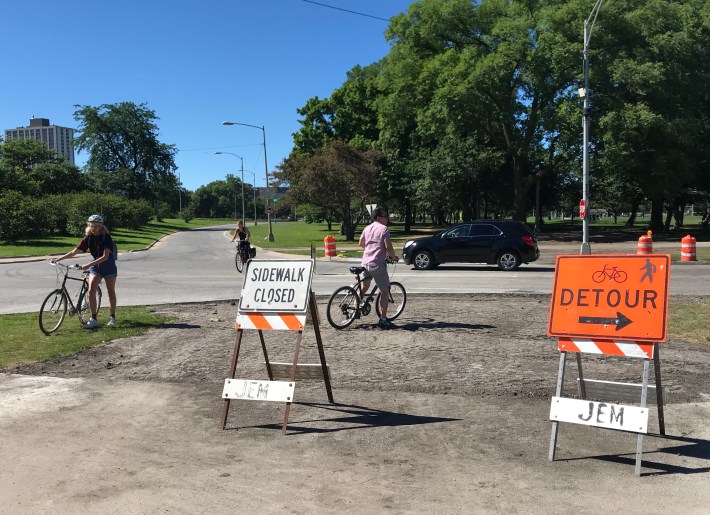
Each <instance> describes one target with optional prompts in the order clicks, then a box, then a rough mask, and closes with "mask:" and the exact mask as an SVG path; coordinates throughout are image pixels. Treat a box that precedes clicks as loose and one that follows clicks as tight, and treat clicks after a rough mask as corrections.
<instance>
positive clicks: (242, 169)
mask: <svg viewBox="0 0 710 515" xmlns="http://www.w3.org/2000/svg"><path fill="white" fill-rule="evenodd" d="M215 154H229V155H230V156H234V157H238V158H239V160H240V161H241V163H242V164H241V168H240V169H241V171H242V222H244V223H246V215H245V214H244V159H243V158H242V156H238V155H237V154H234V153H232V152H215ZM236 217H237V196H236V195H234V218H236Z"/></svg>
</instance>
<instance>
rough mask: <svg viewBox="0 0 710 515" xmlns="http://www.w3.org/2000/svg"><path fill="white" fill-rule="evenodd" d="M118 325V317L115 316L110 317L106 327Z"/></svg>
mask: <svg viewBox="0 0 710 515" xmlns="http://www.w3.org/2000/svg"><path fill="white" fill-rule="evenodd" d="M115 325H116V319H115V318H113V317H108V322H106V327H113V326H115Z"/></svg>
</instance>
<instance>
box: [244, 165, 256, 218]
mask: <svg viewBox="0 0 710 515" xmlns="http://www.w3.org/2000/svg"><path fill="white" fill-rule="evenodd" d="M244 171H245V172H247V173H250V174H251V176H252V177H253V178H254V183H253V184H252V187H251V192H252V194H253V195H254V198H253V203H254V227H256V225H257V222H256V174H255V173H254V172H252V171H251V170H244Z"/></svg>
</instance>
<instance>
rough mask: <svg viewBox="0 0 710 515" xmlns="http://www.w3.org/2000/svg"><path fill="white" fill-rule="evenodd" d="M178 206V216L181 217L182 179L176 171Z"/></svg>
mask: <svg viewBox="0 0 710 515" xmlns="http://www.w3.org/2000/svg"><path fill="white" fill-rule="evenodd" d="M178 206H179V209H180V218H182V180H181V179H180V172H178Z"/></svg>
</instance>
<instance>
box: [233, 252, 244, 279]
mask: <svg viewBox="0 0 710 515" xmlns="http://www.w3.org/2000/svg"><path fill="white" fill-rule="evenodd" d="M234 264H235V265H237V272H239V273H240V274H241V273H242V270H244V258H243V257H242V253H241V252H240V251H239V250H237V255H236V256H234Z"/></svg>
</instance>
